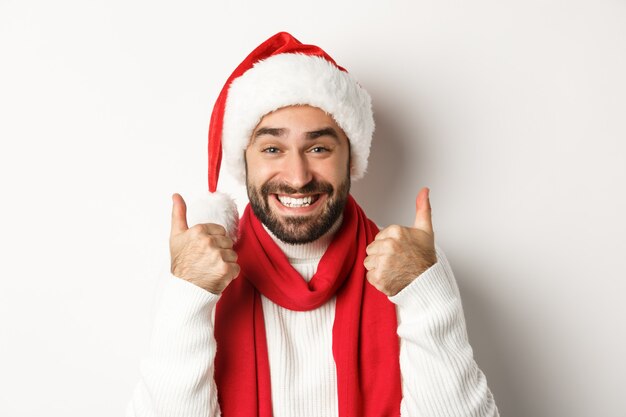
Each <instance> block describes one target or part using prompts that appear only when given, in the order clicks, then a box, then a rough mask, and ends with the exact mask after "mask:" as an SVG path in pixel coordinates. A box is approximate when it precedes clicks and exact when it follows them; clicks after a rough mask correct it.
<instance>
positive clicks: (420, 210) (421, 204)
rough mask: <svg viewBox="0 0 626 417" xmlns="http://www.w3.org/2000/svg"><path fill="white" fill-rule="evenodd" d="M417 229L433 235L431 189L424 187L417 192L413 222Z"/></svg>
mask: <svg viewBox="0 0 626 417" xmlns="http://www.w3.org/2000/svg"><path fill="white" fill-rule="evenodd" d="M413 227H414V228H415V229H420V230H423V231H425V232H426V233H428V234H429V235H431V236H433V235H434V233H433V221H432V217H431V208H430V190H429V189H428V187H424V188H422V189H421V190H420V192H419V193H418V194H417V199H416V200H415V221H414V222H413Z"/></svg>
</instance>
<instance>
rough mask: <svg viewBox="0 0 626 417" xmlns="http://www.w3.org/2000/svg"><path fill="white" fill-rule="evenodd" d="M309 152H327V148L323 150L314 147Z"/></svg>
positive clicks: (319, 147)
mask: <svg viewBox="0 0 626 417" xmlns="http://www.w3.org/2000/svg"><path fill="white" fill-rule="evenodd" d="M311 152H313V153H322V152H328V148H325V147H323V146H316V147H315V148H311Z"/></svg>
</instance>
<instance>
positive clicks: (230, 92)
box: [199, 32, 374, 236]
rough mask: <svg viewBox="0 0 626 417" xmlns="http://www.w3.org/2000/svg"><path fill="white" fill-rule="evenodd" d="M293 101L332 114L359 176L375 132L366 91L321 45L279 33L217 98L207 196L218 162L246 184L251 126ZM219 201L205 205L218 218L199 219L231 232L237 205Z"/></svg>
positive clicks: (235, 74) (235, 73) (252, 56)
mask: <svg viewBox="0 0 626 417" xmlns="http://www.w3.org/2000/svg"><path fill="white" fill-rule="evenodd" d="M291 105H310V106H313V107H318V108H320V109H322V110H324V111H325V112H326V113H328V114H330V115H331V116H332V117H333V119H334V120H335V122H336V123H337V125H339V127H341V129H342V130H343V131H344V133H345V134H346V136H347V137H348V140H349V141H350V152H351V163H352V169H351V172H350V177H351V179H352V180H357V179H359V178H361V177H363V175H364V174H365V170H366V168H367V159H368V157H369V153H370V144H371V141H372V134H373V133H374V117H373V114H372V105H371V98H370V96H369V94H368V93H367V91H365V89H363V88H362V87H361V86H360V85H359V84H358V83H357V82H356V80H355V79H354V77H352V75H351V74H349V73H348V72H347V71H346V70H345V69H344V68H342V67H341V66H339V65H337V63H336V62H335V61H334V60H333V59H332V58H331V57H330V56H329V55H328V54H327V53H326V52H324V51H323V50H322V49H321V48H319V47H317V46H314V45H305V44H302V43H300V42H299V41H298V40H297V39H296V38H294V37H293V36H291V35H290V34H289V33H286V32H279V33H277V34H276V35H274V36H272V37H271V38H269V39H268V40H266V41H265V42H263V43H262V44H261V45H259V46H258V47H257V48H256V49H255V50H254V51H252V53H250V55H248V56H247V57H246V59H244V60H243V62H242V63H241V64H239V66H238V67H237V68H236V69H235V71H233V73H232V74H231V75H230V77H228V80H227V81H226V83H225V84H224V87H223V88H222V91H221V92H220V94H219V96H218V98H217V100H216V101H215V106H214V107H213V113H212V114H211V122H210V126H209V146H208V151H209V192H210V193H211V194H213V193H215V191H216V189H217V182H218V178H219V173H220V167H221V165H222V162H224V166H225V168H226V169H227V170H228V171H229V173H231V174H232V176H233V177H234V178H236V179H237V180H239V181H241V183H244V181H245V161H244V151H245V149H246V147H247V146H248V143H249V141H250V137H251V135H252V132H253V131H254V128H255V127H256V126H257V124H258V123H259V122H260V121H261V119H262V118H263V116H265V115H266V114H268V113H271V112H272V111H275V110H278V109H280V108H282V107H286V106H291ZM212 198H215V196H213V197H212ZM219 200H220V202H219V203H217V204H214V203H204V204H203V205H205V204H211V205H212V206H213V207H211V209H212V210H214V211H215V212H216V214H220V215H219V216H218V217H219V218H218V219H216V218H208V217H207V216H203V218H202V219H200V221H199V222H214V223H220V224H222V225H224V226H227V225H226V224H225V223H227V224H228V225H231V230H230V232H231V235H233V236H234V235H236V231H234V230H232V224H233V218H237V213H236V211H235V213H232V208H233V207H236V206H235V205H234V204H233V203H230V202H228V201H227V199H225V198H224V197H223V196H220V197H219ZM225 206H228V207H229V210H228V212H226V210H224V208H225ZM235 224H236V222H235Z"/></svg>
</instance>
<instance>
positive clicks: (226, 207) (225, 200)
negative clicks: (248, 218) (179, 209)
mask: <svg viewBox="0 0 626 417" xmlns="http://www.w3.org/2000/svg"><path fill="white" fill-rule="evenodd" d="M204 223H214V224H219V225H222V226H223V227H224V229H226V232H227V233H228V236H229V237H230V238H231V239H232V240H233V242H236V241H237V229H238V228H239V213H238V211H237V205H236V204H235V201H234V200H233V199H232V197H231V196H230V195H228V194H225V193H221V192H219V191H218V192H215V193H207V194H205V195H203V196H202V197H200V198H196V199H194V200H192V201H191V203H189V204H188V205H187V224H188V225H189V226H190V227H191V226H194V225H196V224H204Z"/></svg>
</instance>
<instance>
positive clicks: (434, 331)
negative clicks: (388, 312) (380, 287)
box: [389, 245, 499, 417]
mask: <svg viewBox="0 0 626 417" xmlns="http://www.w3.org/2000/svg"><path fill="white" fill-rule="evenodd" d="M435 246H436V251H437V262H436V263H435V264H434V265H433V266H431V267H430V268H429V269H427V270H426V271H424V272H423V273H422V274H421V275H420V276H419V277H418V278H416V279H415V280H414V281H413V282H412V283H411V284H409V285H408V286H407V287H406V288H404V289H403V290H402V291H400V292H399V293H398V294H396V295H395V296H393V297H389V299H390V300H391V301H392V302H393V303H394V304H396V311H397V313H398V336H399V337H400V371H401V374H402V403H401V407H400V409H401V414H402V416H404V417H413V416H423V417H449V416H458V417H466V416H467V417H470V416H471V417H487V416H489V417H498V416H499V413H498V409H497V407H496V404H495V402H494V399H493V395H492V393H491V391H490V390H489V387H488V386H487V380H486V378H485V375H484V374H483V373H482V371H481V370H480V369H479V368H478V365H477V364H476V362H475V361H474V357H473V352H472V347H471V346H470V344H469V341H468V338H467V330H466V327H465V317H464V315H463V308H462V305H461V297H460V293H459V289H458V287H457V284H456V281H455V279H454V275H453V273H452V269H451V268H450V265H449V263H448V260H447V259H446V257H445V254H444V253H443V251H442V250H441V248H440V247H439V246H438V245H435Z"/></svg>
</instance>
